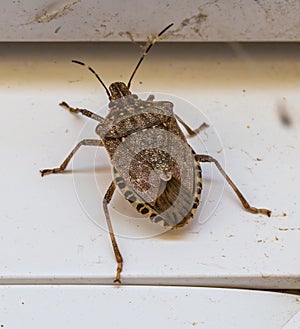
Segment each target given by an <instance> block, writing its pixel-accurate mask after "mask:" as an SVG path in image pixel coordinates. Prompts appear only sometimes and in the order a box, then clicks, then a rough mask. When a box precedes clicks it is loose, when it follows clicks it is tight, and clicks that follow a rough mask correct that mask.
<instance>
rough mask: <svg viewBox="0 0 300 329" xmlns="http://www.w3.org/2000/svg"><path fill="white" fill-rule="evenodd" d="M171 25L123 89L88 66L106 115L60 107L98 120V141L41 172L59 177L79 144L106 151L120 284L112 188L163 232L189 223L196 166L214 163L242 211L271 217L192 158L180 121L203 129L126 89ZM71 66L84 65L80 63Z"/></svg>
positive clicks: (196, 198)
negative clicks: (103, 97)
mask: <svg viewBox="0 0 300 329" xmlns="http://www.w3.org/2000/svg"><path fill="white" fill-rule="evenodd" d="M171 26H172V24H171V25H169V26H168V27H166V28H165V29H164V30H163V31H162V32H160V33H159V34H158V36H157V37H156V38H154V39H153V40H152V42H151V43H150V45H149V46H148V48H147V49H146V51H145V52H144V54H143V56H142V57H141V59H140V60H139V62H138V64H137V66H136V68H135V69H134V71H133V73H132V75H131V77H130V79H129V82H128V84H127V85H126V84H125V83H123V82H114V83H112V84H111V85H110V86H109V89H108V88H107V87H106V86H105V84H104V83H103V82H102V80H101V79H100V77H99V76H98V75H97V73H96V72H95V71H94V70H93V69H92V68H90V67H88V68H89V70H90V71H92V73H93V74H94V75H95V76H96V77H97V79H98V80H99V82H100V83H101V84H102V85H103V87H104V88H105V91H106V93H107V95H108V97H109V100H110V103H109V112H108V114H107V116H106V117H104V118H103V117H101V116H99V115H97V114H95V113H92V112H90V111H88V110H85V109H78V108H72V107H70V106H69V105H68V104H67V103H65V102H62V103H61V104H60V105H62V106H63V107H65V108H67V109H68V110H70V111H71V112H72V113H81V114H83V115H85V116H87V117H90V118H91V119H94V120H96V121H98V122H99V124H98V125H97V127H96V133H97V135H98V136H99V137H100V139H99V140H94V139H85V140H82V141H81V142H79V143H78V144H77V145H76V146H75V148H74V149H73V150H72V151H71V153H70V154H69V155H68V156H67V158H66V159H65V161H64V162H63V163H62V164H61V165H60V166H59V167H58V168H53V169H44V170H41V175H42V176H44V175H46V174H52V173H60V172H63V171H64V170H65V168H66V167H67V165H68V163H69V161H70V160H71V158H72V157H73V155H74V154H75V152H76V151H77V150H78V149H79V148H80V146H82V145H90V146H103V147H105V148H106V150H107V152H108V154H109V156H110V159H111V163H112V166H113V181H112V183H111V184H110V186H109V188H108V190H107V192H106V194H105V196H104V199H103V208H104V212H105V217H106V221H107V225H108V230H109V234H110V238H111V242H112V246H113V250H114V254H115V257H116V261H117V264H118V266H117V270H116V277H115V282H120V275H121V271H122V268H123V258H122V256H121V253H120V250H119V248H118V244H117V241H116V238H115V235H114V233H113V227H112V223H111V219H110V215H109V211H108V204H109V202H110V201H111V198H112V196H113V193H114V191H115V189H116V186H118V188H119V189H120V191H121V193H122V194H123V196H124V197H125V199H126V200H127V201H128V202H129V203H130V204H131V205H132V206H133V207H134V208H135V209H136V210H137V211H138V212H139V213H141V214H142V215H143V216H145V217H148V218H149V219H150V220H151V221H152V222H154V223H158V224H160V225H161V226H163V227H165V228H171V229H177V228H180V227H183V226H184V225H186V224H187V223H188V222H189V220H190V219H191V218H192V217H193V216H194V213H195V211H196V210H197V208H198V206H199V202H200V195H201V191H202V179H201V167H200V163H201V162H213V163H215V165H216V166H217V168H218V169H219V171H220V173H221V174H222V175H223V176H224V178H225V179H226V181H227V182H228V183H229V184H230V186H231V187H232V188H233V190H234V192H235V193H236V194H237V196H238V197H239V199H240V201H241V202H242V205H243V206H244V208H245V209H246V210H248V211H250V212H252V213H261V214H264V215H267V216H270V215H271V211H270V210H267V209H263V208H262V209H261V208H255V207H252V206H250V205H249V203H248V202H247V201H246V199H245V198H244V196H243V195H242V194H241V192H240V191H239V190H238V188H237V187H236V186H235V184H234V183H233V182H232V180H231V179H230V178H229V177H228V175H227V174H226V173H225V171H224V170H223V168H222V167H221V165H220V164H219V162H218V161H217V160H215V159H214V158H212V157H211V156H209V155H204V154H196V153H195V151H194V150H193V149H192V148H191V146H190V145H189V144H188V142H187V140H186V137H185V135H184V134H183V132H182V131H181V129H180V127H179V125H178V122H179V123H181V124H182V125H183V127H184V128H185V129H186V131H187V133H188V134H189V135H196V134H197V133H198V132H199V131H200V130H201V128H202V127H203V125H201V126H200V127H199V128H198V129H196V130H192V129H191V128H190V127H189V126H188V125H187V124H186V123H185V122H184V121H182V120H181V119H180V118H179V117H178V116H177V115H176V114H174V112H173V104H172V103H171V102H168V101H155V100H154V96H152V95H150V96H149V97H148V98H147V99H146V100H141V99H139V98H138V97H137V95H134V94H132V93H131V91H130V84H131V81H132V79H133V77H134V74H135V72H136V71H137V69H138V67H139V66H140V64H141V62H142V60H143V59H144V57H145V56H146V55H147V53H148V52H149V50H150V48H151V47H152V46H153V44H154V43H155V42H156V41H157V39H158V37H160V36H161V35H162V34H163V33H164V32H165V31H166V30H167V29H168V28H170V27H171ZM73 62H75V63H77V64H80V65H84V66H85V64H84V63H82V62H79V61H73Z"/></svg>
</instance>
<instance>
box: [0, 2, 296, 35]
mask: <svg viewBox="0 0 300 329" xmlns="http://www.w3.org/2000/svg"><path fill="white" fill-rule="evenodd" d="M299 10H300V4H299V1H298V0H288V1H286V0H280V1H272V0H267V1H266V0H264V1H262V0H253V1H249V0H228V1H222V0H200V1H199V0H198V1H195V0H186V1H179V0H170V1H159V0H154V1H143V0H139V1H130V0H123V1H100V0H84V1H80V0H42V1H32V0H19V1H11V0H2V1H1V8H0V41H128V40H129V35H128V32H130V33H131V35H132V37H133V38H134V39H135V40H145V39H146V38H147V36H149V35H150V34H155V33H158V32H159V31H161V30H162V28H164V27H165V26H167V25H168V24H170V23H174V27H173V28H172V29H171V30H170V31H169V32H168V33H167V34H166V35H165V37H166V38H167V39H168V40H173V41H297V40H298V41H299V39H300V21H299Z"/></svg>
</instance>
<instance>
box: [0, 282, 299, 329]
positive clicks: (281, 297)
mask: <svg viewBox="0 0 300 329" xmlns="http://www.w3.org/2000/svg"><path fill="white" fill-rule="evenodd" d="M0 295H1V299H0V314H1V319H0V325H1V327H3V328H15V329H18V328H45V329H48V328H53V327H57V326H58V327H59V328H75V329H76V328H83V327H88V328H99V327H101V328H103V327H109V328H112V329H115V328H129V327H130V328H140V327H141V326H142V327H143V328H146V329H147V328H153V327H158V328H171V327H172V328H180V329H182V328H203V327H204V328H207V329H216V328H220V324H222V328H225V329H229V328H230V329H235V328H240V327H241V322H243V328H245V329H250V328H272V329H297V328H299V322H298V323H297V322H294V319H295V318H296V317H297V314H298V315H299V314H300V313H299V312H300V300H299V297H298V296H295V295H285V294H278V293H269V292H267V293H266V292H255V291H243V290H231V289H209V288H186V287H149V286H148V287H147V286H145V287H136V286H132V287H120V288H116V287H112V286H106V287H104V286H77V287H74V286H7V287H0ZM16 314H18V316H16Z"/></svg>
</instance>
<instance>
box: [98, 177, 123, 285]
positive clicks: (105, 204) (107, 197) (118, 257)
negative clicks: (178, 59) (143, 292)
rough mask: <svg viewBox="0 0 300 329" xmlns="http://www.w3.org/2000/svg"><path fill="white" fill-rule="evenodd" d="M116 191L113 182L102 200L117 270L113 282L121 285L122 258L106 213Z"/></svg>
mask: <svg viewBox="0 0 300 329" xmlns="http://www.w3.org/2000/svg"><path fill="white" fill-rule="evenodd" d="M115 189H116V185H115V183H114V182H111V184H110V186H109V188H108V190H107V192H106V194H105V196H104V199H103V209H104V214H105V218H106V223H107V227H108V232H109V236H110V239H111V243H112V247H113V250H114V254H115V258H116V261H117V264H118V266H117V270H116V277H115V280H114V282H118V283H121V272H122V269H123V258H122V255H121V252H120V250H119V247H118V244H117V240H116V237H115V235H114V231H113V227H112V223H111V220H110V215H109V211H108V204H109V203H110V201H111V199H112V196H113V194H114V192H115Z"/></svg>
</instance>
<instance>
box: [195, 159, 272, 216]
mask: <svg viewBox="0 0 300 329" xmlns="http://www.w3.org/2000/svg"><path fill="white" fill-rule="evenodd" d="M195 158H196V160H197V161H199V162H213V163H214V164H215V165H216V167H217V168H218V170H219V171H220V173H221V174H222V176H223V177H224V178H225V179H226V181H227V183H228V184H229V185H230V186H231V187H232V189H233V190H234V192H235V194H236V195H237V196H238V198H239V199H240V201H241V203H242V205H243V207H244V208H245V209H246V210H247V211H249V212H251V213H252V214H263V215H266V216H268V217H270V216H271V210H268V209H265V208H256V207H252V206H250V204H249V203H248V201H247V200H246V199H245V197H244V196H243V194H242V193H241V192H240V191H239V189H238V188H237V186H236V185H235V184H234V183H233V181H232V180H231V178H230V177H229V176H228V175H227V174H226V172H225V170H224V169H223V168H222V166H221V165H220V163H219V162H218V161H217V160H216V159H214V158H213V157H212V156H210V155H206V154H197V155H195Z"/></svg>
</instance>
